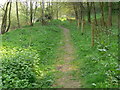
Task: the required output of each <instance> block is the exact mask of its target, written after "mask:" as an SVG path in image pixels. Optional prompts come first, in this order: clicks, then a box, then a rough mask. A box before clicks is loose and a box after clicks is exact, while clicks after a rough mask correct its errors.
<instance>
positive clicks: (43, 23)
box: [42, 0, 45, 25]
mask: <svg viewBox="0 0 120 90" xmlns="http://www.w3.org/2000/svg"><path fill="white" fill-rule="evenodd" d="M44 18H45V15H44V1H43V0H42V25H45V20H44Z"/></svg>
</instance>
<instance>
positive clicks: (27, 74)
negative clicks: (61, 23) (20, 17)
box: [0, 23, 61, 88]
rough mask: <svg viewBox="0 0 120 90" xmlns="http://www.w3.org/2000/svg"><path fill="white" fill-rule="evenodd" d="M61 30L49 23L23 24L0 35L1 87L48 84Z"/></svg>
mask: <svg viewBox="0 0 120 90" xmlns="http://www.w3.org/2000/svg"><path fill="white" fill-rule="evenodd" d="M60 35H61V30H60V29H59V28H58V27H57V26H55V25H54V24H52V23H50V25H46V26H41V25H40V24H39V23H36V24H35V25H34V26H33V27H30V26H24V27H23V28H20V29H16V30H13V31H10V32H7V33H5V34H4V35H2V46H1V47H0V52H1V57H0V60H2V81H3V88H13V87H14V88H48V87H49V88H50V87H51V86H52V84H53V83H54V75H53V73H54V72H55V67H54V63H55V58H56V55H55V52H56V49H57V47H58V45H59V41H60V38H61V37H60Z"/></svg>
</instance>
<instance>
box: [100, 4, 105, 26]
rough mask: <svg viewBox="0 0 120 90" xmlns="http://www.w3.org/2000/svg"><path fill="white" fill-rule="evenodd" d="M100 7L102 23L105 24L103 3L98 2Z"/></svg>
mask: <svg viewBox="0 0 120 90" xmlns="http://www.w3.org/2000/svg"><path fill="white" fill-rule="evenodd" d="M100 8H101V18H102V21H101V23H102V25H103V26H105V19H104V3H103V2H100Z"/></svg>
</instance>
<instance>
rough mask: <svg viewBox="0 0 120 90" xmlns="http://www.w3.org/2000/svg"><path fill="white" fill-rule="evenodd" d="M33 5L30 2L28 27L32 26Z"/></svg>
mask: <svg viewBox="0 0 120 90" xmlns="http://www.w3.org/2000/svg"><path fill="white" fill-rule="evenodd" d="M32 20H33V4H32V0H31V1H30V26H33V22H32Z"/></svg>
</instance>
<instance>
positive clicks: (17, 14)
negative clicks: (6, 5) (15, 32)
mask: <svg viewBox="0 0 120 90" xmlns="http://www.w3.org/2000/svg"><path fill="white" fill-rule="evenodd" d="M16 16H17V24H18V28H20V20H19V12H18V2H17V1H16Z"/></svg>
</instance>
